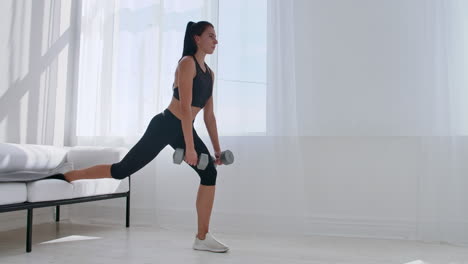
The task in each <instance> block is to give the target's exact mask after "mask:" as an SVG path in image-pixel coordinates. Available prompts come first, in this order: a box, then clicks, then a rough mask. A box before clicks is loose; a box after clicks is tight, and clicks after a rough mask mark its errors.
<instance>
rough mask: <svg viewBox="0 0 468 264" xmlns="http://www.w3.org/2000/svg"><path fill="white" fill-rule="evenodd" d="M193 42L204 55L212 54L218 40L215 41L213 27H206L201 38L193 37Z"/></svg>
mask: <svg viewBox="0 0 468 264" xmlns="http://www.w3.org/2000/svg"><path fill="white" fill-rule="evenodd" d="M195 42H196V43H197V46H198V48H199V49H201V50H202V51H203V52H205V53H206V54H213V52H214V50H215V48H216V45H217V44H218V40H217V39H216V32H215V30H214V28H213V27H207V28H206V29H205V31H204V32H203V34H202V35H201V36H197V35H195Z"/></svg>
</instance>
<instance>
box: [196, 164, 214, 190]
mask: <svg viewBox="0 0 468 264" xmlns="http://www.w3.org/2000/svg"><path fill="white" fill-rule="evenodd" d="M199 175H200V184H201V185H206V186H213V185H216V178H217V177H218V171H217V170H216V168H215V167H214V164H211V163H210V164H209V165H208V167H207V168H206V169H205V170H204V171H201V172H200V173H199Z"/></svg>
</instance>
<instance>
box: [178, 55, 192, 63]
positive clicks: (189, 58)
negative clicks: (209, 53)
mask: <svg viewBox="0 0 468 264" xmlns="http://www.w3.org/2000/svg"><path fill="white" fill-rule="evenodd" d="M179 64H188V65H195V60H194V58H193V56H191V55H186V56H183V57H182V58H181V59H180V60H179Z"/></svg>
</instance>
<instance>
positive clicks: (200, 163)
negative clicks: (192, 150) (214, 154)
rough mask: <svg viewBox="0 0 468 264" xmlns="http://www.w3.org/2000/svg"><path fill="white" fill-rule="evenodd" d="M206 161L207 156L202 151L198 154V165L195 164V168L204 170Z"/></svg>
mask: <svg viewBox="0 0 468 264" xmlns="http://www.w3.org/2000/svg"><path fill="white" fill-rule="evenodd" d="M208 161H209V157H208V155H207V154H205V153H203V154H201V155H200V160H199V161H198V165H197V168H198V169H199V170H204V169H206V166H208Z"/></svg>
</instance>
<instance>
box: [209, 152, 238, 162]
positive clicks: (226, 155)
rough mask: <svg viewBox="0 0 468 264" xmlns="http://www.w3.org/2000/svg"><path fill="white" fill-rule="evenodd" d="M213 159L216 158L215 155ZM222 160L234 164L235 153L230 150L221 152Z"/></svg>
mask: <svg viewBox="0 0 468 264" xmlns="http://www.w3.org/2000/svg"><path fill="white" fill-rule="evenodd" d="M212 159H213V160H215V158H214V157H212ZM220 160H221V163H222V164H224V165H229V164H232V163H234V154H233V153H232V151H230V150H225V151H223V152H221V156H220Z"/></svg>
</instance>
